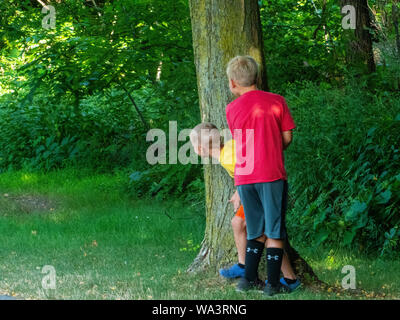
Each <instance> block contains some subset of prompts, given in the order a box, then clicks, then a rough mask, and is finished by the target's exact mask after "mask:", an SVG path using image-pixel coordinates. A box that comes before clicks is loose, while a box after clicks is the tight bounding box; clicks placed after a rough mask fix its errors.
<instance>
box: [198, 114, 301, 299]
mask: <svg viewBox="0 0 400 320" xmlns="http://www.w3.org/2000/svg"><path fill="white" fill-rule="evenodd" d="M190 141H191V143H192V145H193V148H194V151H195V152H196V153H197V154H198V155H199V156H200V157H211V158H214V159H217V160H218V161H219V163H220V164H221V165H222V167H223V168H224V169H225V170H226V171H227V172H228V174H229V175H230V176H231V177H232V178H233V177H234V170H235V163H236V156H235V141H234V140H229V141H227V142H226V143H225V144H223V143H222V142H221V136H220V133H219V131H218V128H217V127H216V126H215V125H214V124H212V123H208V122H204V123H200V124H199V125H197V126H196V127H194V128H193V130H192V132H191V133H190ZM229 201H230V202H231V203H232V204H233V208H234V210H235V212H236V214H235V216H234V217H233V218H232V220H231V223H232V229H233V236H234V239H235V244H236V249H237V252H238V261H239V262H238V263H237V264H235V265H233V266H232V267H230V268H227V269H220V275H221V276H223V277H224V278H230V279H233V278H239V277H244V267H245V257H246V245H247V232H246V220H245V213H244V209H243V206H242V205H241V203H240V197H239V194H238V191H236V192H235V193H234V194H233V196H232V198H231V199H230V200H229ZM282 272H283V275H284V278H281V280H280V281H281V283H282V284H284V285H287V286H289V285H288V283H290V284H291V283H292V281H294V280H295V279H296V276H295V274H294V272H293V269H292V266H291V265H290V262H289V259H288V257H287V255H286V254H284V256H283V261H282ZM293 284H294V283H293ZM297 284H298V285H300V282H298V281H297V282H296V286H293V285H290V286H289V287H290V291H292V290H294V289H296V288H297V287H298V285H297Z"/></svg>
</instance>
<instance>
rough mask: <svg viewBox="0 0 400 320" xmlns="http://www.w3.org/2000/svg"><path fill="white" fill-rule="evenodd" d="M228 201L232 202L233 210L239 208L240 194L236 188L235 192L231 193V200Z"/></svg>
mask: <svg viewBox="0 0 400 320" xmlns="http://www.w3.org/2000/svg"><path fill="white" fill-rule="evenodd" d="M229 202H230V203H232V204H233V210H234V211H235V212H236V211H238V210H239V207H240V196H239V192H238V191H237V190H236V192H235V193H234V194H233V196H232V198H231V200H229Z"/></svg>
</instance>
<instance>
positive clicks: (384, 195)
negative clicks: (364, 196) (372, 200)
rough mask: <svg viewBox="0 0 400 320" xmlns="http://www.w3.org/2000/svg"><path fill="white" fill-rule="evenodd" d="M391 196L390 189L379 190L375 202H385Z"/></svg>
mask: <svg viewBox="0 0 400 320" xmlns="http://www.w3.org/2000/svg"><path fill="white" fill-rule="evenodd" d="M391 197H392V192H391V191H390V190H386V191H384V192H381V193H380V194H379V195H378V197H377V203H378V204H386V203H388V202H389V200H390V198H391Z"/></svg>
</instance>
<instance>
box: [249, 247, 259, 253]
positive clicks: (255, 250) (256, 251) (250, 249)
mask: <svg viewBox="0 0 400 320" xmlns="http://www.w3.org/2000/svg"><path fill="white" fill-rule="evenodd" d="M251 251H253V252H254V253H258V249H257V248H256V249H252V248H247V252H251Z"/></svg>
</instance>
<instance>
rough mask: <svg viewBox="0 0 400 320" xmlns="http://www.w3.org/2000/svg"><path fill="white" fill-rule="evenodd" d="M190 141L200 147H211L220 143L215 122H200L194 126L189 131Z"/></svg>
mask: <svg viewBox="0 0 400 320" xmlns="http://www.w3.org/2000/svg"><path fill="white" fill-rule="evenodd" d="M190 141H191V142H192V144H193V145H194V144H196V145H200V146H202V147H208V148H210V149H211V148H212V147H213V146H218V147H219V146H220V145H221V135H220V133H219V131H218V128H217V126H216V125H215V124H213V123H210V122H202V123H200V124H198V125H197V126H195V127H194V128H193V129H192V131H191V132H190Z"/></svg>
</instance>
